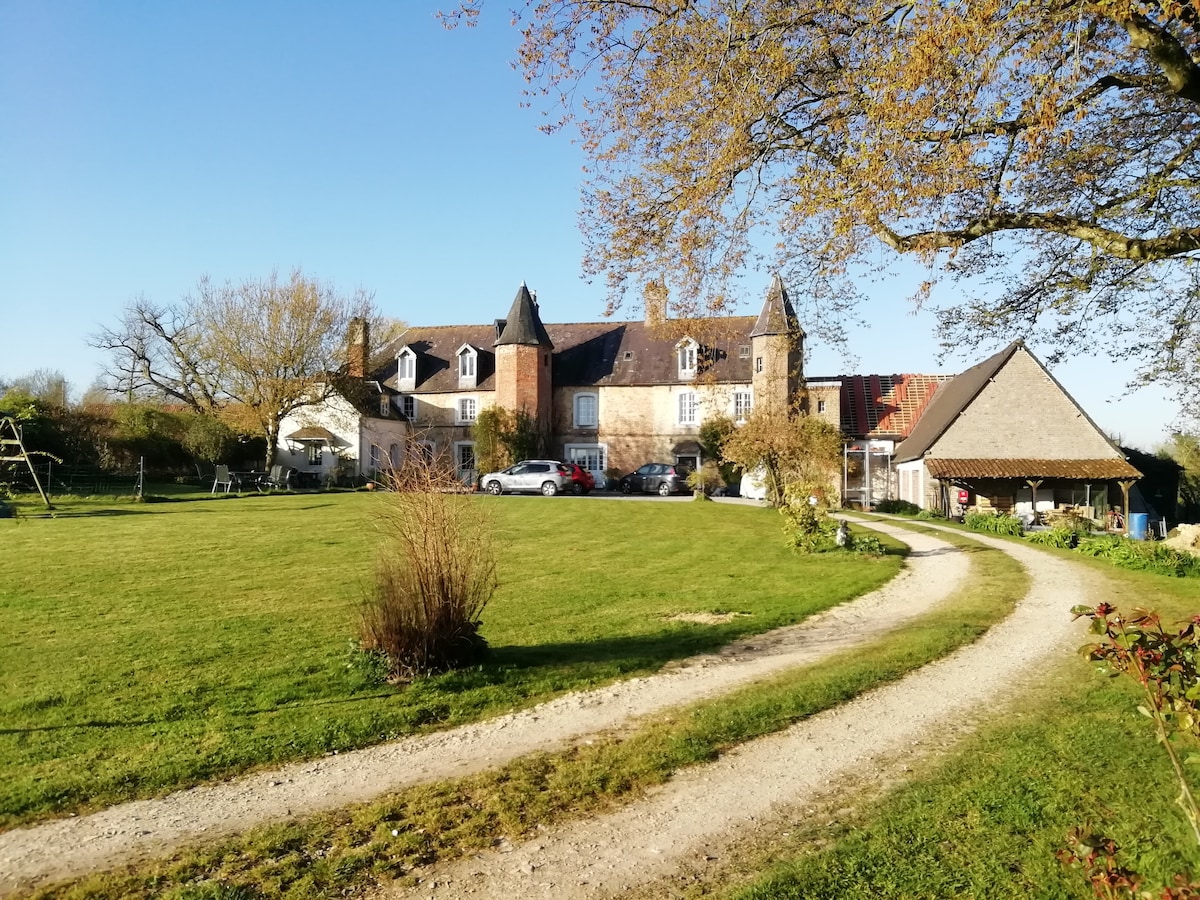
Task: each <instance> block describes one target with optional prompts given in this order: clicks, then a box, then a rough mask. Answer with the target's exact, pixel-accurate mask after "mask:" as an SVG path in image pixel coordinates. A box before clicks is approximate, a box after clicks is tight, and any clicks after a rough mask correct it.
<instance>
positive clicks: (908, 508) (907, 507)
mask: <svg viewBox="0 0 1200 900" xmlns="http://www.w3.org/2000/svg"><path fill="white" fill-rule="evenodd" d="M875 512H878V513H886V514H888V515H902V516H915V515H918V514H919V513H920V512H921V507H919V506H917V504H915V503H909V502H908V501H907V500H892V499H890V498H889V499H887V500H880V501H879V502H878V503H876V504H875Z"/></svg>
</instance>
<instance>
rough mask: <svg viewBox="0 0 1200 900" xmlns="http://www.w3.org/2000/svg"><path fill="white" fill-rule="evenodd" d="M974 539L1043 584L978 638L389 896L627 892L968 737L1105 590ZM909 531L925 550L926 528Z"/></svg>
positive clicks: (1056, 650)
mask: <svg viewBox="0 0 1200 900" xmlns="http://www.w3.org/2000/svg"><path fill="white" fill-rule="evenodd" d="M873 527H874V526H873ZM881 530H885V531H889V532H890V531H891V529H888V528H886V527H881ZM897 536H901V535H897ZM973 537H975V538H976V539H977V540H979V541H981V542H982V543H984V544H987V545H989V546H994V547H996V548H998V549H1000V550H1002V551H1004V552H1005V553H1008V554H1009V555H1011V556H1013V557H1015V558H1016V559H1017V560H1018V561H1020V562H1021V563H1022V564H1023V565H1024V566H1025V567H1026V568H1027V569H1028V570H1029V572H1030V573H1031V579H1032V586H1031V588H1030V590H1029V593H1028V594H1027V595H1026V596H1025V597H1024V598H1023V599H1022V601H1021V602H1020V603H1019V605H1018V607H1017V609H1016V610H1015V611H1014V613H1013V614H1012V615H1011V616H1009V617H1008V618H1007V619H1006V620H1005V621H1004V622H1002V623H1001V624H1000V625H998V626H996V627H994V628H992V629H991V630H990V631H989V632H988V633H987V634H986V635H985V636H984V637H982V638H981V639H980V640H978V641H977V642H975V643H974V644H972V645H970V646H968V647H964V648H962V649H961V650H959V651H957V652H955V653H953V654H951V655H950V656H948V657H945V658H944V659H941V660H938V661H937V662H934V663H931V664H930V665H927V666H925V667H923V668H922V669H920V670H918V671H917V672H914V673H912V674H911V675H909V676H907V677H905V678H904V679H902V680H901V681H899V682H896V683H894V684H891V685H888V686H885V687H881V688H879V689H876V690H873V691H871V692H869V693H867V694H865V695H863V696H861V697H859V698H858V699H856V700H854V701H852V702H850V703H847V704H845V705H843V706H840V707H838V708H837V709H833V710H830V711H828V712H826V713H822V714H820V715H817V716H814V717H812V718H810V719H807V720H805V721H803V722H800V723H798V724H797V725H795V726H793V727H792V728H790V729H788V730H787V731H784V732H781V733H778V734H774V735H770V736H767V737H765V738H762V739H759V740H756V741H753V742H750V743H748V744H744V745H742V746H739V747H738V748H736V749H734V750H733V751H732V752H730V753H728V754H726V755H724V756H723V757H722V758H721V759H720V760H718V761H717V762H715V763H712V764H708V765H704V766H696V767H694V768H691V769H687V770H684V771H682V772H681V773H679V774H677V775H676V776H675V777H674V778H673V779H672V780H671V782H670V783H668V784H667V785H664V786H662V787H661V788H659V789H658V790H656V791H655V792H653V793H652V794H651V795H650V796H649V797H648V798H646V799H645V800H643V801H642V802H639V803H635V804H630V805H628V806H626V807H623V808H622V809H620V810H618V811H616V812H614V813H612V814H609V815H605V816H601V817H597V818H594V819H590V820H587V821H583V822H579V823H576V824H573V825H570V826H567V827H565V828H563V829H560V830H551V831H549V832H546V833H543V834H541V835H539V836H538V837H537V839H536V840H532V841H529V842H527V843H525V844H523V845H521V846H518V847H510V846H502V847H501V848H499V849H497V850H495V851H488V852H485V853H481V854H476V855H474V856H472V857H471V858H468V859H464V860H460V861H457V862H455V863H452V864H449V865H446V866H444V867H435V868H433V869H431V870H429V871H428V872H424V873H422V875H423V878H422V880H421V882H420V883H418V884H416V885H415V886H411V885H395V886H393V887H391V888H389V889H387V890H384V891H382V892H380V897H386V898H389V900H390V898H398V897H409V896H415V895H418V894H419V895H421V896H425V897H430V896H432V897H471V898H477V900H488V898H497V900H499V898H511V897H523V898H524V897H554V898H559V900H570V898H582V897H587V898H599V897H606V896H609V895H615V894H618V893H625V892H629V891H632V890H634V889H635V888H636V887H637V886H638V885H644V884H646V883H648V882H651V881H653V880H655V879H661V878H663V877H666V876H669V875H672V874H675V873H677V872H679V871H680V870H681V869H684V868H686V867H688V866H691V867H693V868H694V867H695V865H696V862H695V861H696V860H697V859H699V860H704V859H712V858H715V856H717V855H720V853H721V852H722V848H724V847H728V846H730V845H731V844H732V843H734V842H735V841H736V838H737V835H738V834H739V833H745V832H746V830H747V829H750V828H753V827H755V826H756V825H757V824H759V823H762V822H763V821H769V820H771V819H772V818H774V817H776V816H777V815H778V814H780V813H781V812H782V811H783V810H785V809H787V808H792V809H794V808H795V807H797V806H798V805H800V804H807V803H817V802H819V799H820V798H821V796H822V795H823V794H826V793H827V792H828V789H829V787H830V785H832V784H836V783H837V782H838V781H839V780H840V779H843V778H846V777H848V776H855V775H858V776H865V777H867V778H868V779H869V777H870V775H871V773H872V772H873V771H876V770H883V769H885V768H887V767H888V766H889V765H891V764H894V763H895V761H896V760H897V759H903V758H905V757H906V756H908V757H912V756H914V755H916V754H917V753H920V752H921V749H920V748H921V745H922V743H923V742H924V741H925V740H926V739H928V738H930V737H931V736H933V735H937V736H938V737H944V736H946V735H947V734H951V733H956V732H957V733H963V732H965V731H966V730H968V729H969V728H970V727H971V723H972V719H973V715H974V713H975V711H977V710H979V709H982V708H984V707H986V706H988V705H990V704H993V703H996V702H997V701H999V700H1002V699H1003V698H1004V697H1005V696H1006V695H1008V696H1011V695H1012V694H1013V693H1015V692H1016V691H1018V690H1019V689H1020V688H1021V687H1022V686H1027V685H1028V684H1030V683H1031V680H1032V679H1033V678H1035V677H1037V673H1038V670H1039V669H1040V668H1041V665H1042V664H1043V663H1045V662H1046V661H1047V660H1048V659H1050V658H1052V657H1054V656H1056V655H1061V654H1065V653H1066V652H1068V651H1070V650H1073V649H1074V648H1075V647H1077V646H1079V645H1080V644H1081V643H1083V641H1084V640H1085V636H1084V635H1085V629H1084V628H1083V627H1082V624H1081V623H1074V622H1072V618H1071V615H1070V609H1071V607H1072V606H1074V605H1076V604H1079V603H1086V602H1089V600H1092V599H1093V598H1092V597H1091V596H1090V594H1091V592H1092V591H1093V590H1096V589H1098V588H1099V582H1098V580H1096V579H1095V578H1094V576H1093V575H1092V574H1091V573H1090V572H1089V571H1088V570H1086V569H1084V568H1083V567H1082V566H1078V565H1076V564H1074V563H1071V562H1068V561H1065V560H1061V559H1058V558H1057V557H1053V556H1051V555H1049V554H1045V553H1041V552H1039V551H1037V550H1035V549H1033V548H1031V547H1025V546H1021V545H1019V544H1015V543H1012V542H1008V541H1001V540H997V539H994V538H988V537H984V536H975V535H973ZM903 539H904V540H912V541H913V543H914V546H916V543H917V536H916V535H913V536H912V537H911V538H909V537H903ZM626 895H627V894H626Z"/></svg>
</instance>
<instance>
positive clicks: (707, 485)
mask: <svg viewBox="0 0 1200 900" xmlns="http://www.w3.org/2000/svg"><path fill="white" fill-rule="evenodd" d="M687 485H688V487H690V488H691V489H692V490H693V491H703V493H704V496H705V497H709V496H712V494H713V492H714V491H716V490H717V489H718V488H722V487H724V486H725V480H724V479H723V478H721V470H720V469H719V468H717V464H716V463H715V462H706V463H705V464H704V465H702V466H701V467H700V468H698V469H694V470H693V471H691V472H688V477H687Z"/></svg>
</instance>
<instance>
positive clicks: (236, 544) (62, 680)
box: [0, 494, 900, 827]
mask: <svg viewBox="0 0 1200 900" xmlns="http://www.w3.org/2000/svg"><path fill="white" fill-rule="evenodd" d="M386 499H387V498H386V496H379V495H371V494H311V495H275V496H248V497H243V498H237V499H222V500H212V501H208V500H201V501H198V502H169V503H140V504H133V503H116V502H112V501H108V502H105V501H100V500H98V501H74V502H72V501H64V500H62V499H56V500H55V504H56V506H57V507H58V510H57V512H58V516H57V517H55V518H40V517H33V516H32V515H30V516H27V517H25V518H21V519H17V520H0V577H2V578H3V580H2V581H0V660H2V661H3V662H2V668H0V723H2V725H0V767H2V769H3V771H4V772H5V775H6V777H5V779H4V780H3V781H2V782H0V825H2V826H3V827H11V826H13V825H15V824H18V823H20V822H24V821H28V820H31V819H36V818H40V817H45V816H50V815H60V814H64V813H66V812H70V811H80V810H84V809H89V808H93V807H96V806H102V805H107V804H111V803H113V802H116V801H119V800H123V799H129V798H132V797H139V796H147V795H153V794H156V793H161V792H163V791H165V790H168V789H172V788H177V787H181V786H184V785H188V784H192V783H195V782H197V781H201V780H204V779H210V778H216V777H221V776H225V775H229V774H231V773H234V772H237V771H242V770H245V769H247V768H251V767H253V766H256V765H263V764H269V763H277V762H281V761H284V760H290V759H296V758H301V757H309V756H316V755H320V754H322V753H327V752H332V751H334V750H344V749H349V748H353V747H358V746H363V745H366V744H370V743H374V742H378V741H381V740H386V739H389V738H393V737H396V736H398V735H401V734H405V733H410V732H413V731H416V730H421V729H427V728H434V727H445V726H449V725H454V724H458V723H461V722H465V721H469V720H472V719H476V718H479V717H481V716H484V715H488V714H493V713H496V712H500V711H506V710H508V709H512V708H515V707H519V706H522V705H527V704H529V703H531V702H534V701H535V700H539V699H542V698H545V697H548V696H550V695H552V694H554V693H556V692H561V691H565V690H569V689H576V688H580V687H584V686H587V685H589V684H596V683H600V682H603V681H606V680H610V679H613V678H616V677H619V676H622V675H625V674H629V673H636V672H645V671H649V670H653V669H655V668H657V667H659V666H661V665H663V664H664V663H665V662H667V661H669V660H671V659H675V658H680V657H684V656H688V655H691V654H694V653H697V652H700V651H703V650H707V649H712V648H714V647H717V646H719V645H721V644H724V643H726V642H728V641H729V640H731V639H733V638H734V637H737V636H738V635H741V634H746V633H754V632H759V631H764V630H767V629H769V628H772V627H775V626H777V625H781V624H785V623H789V622H794V621H797V620H799V619H802V618H804V617H805V616H807V615H810V614H811V613H813V612H815V611H818V610H821V609H824V608H827V607H829V606H832V605H834V604H836V603H840V602H842V601H843V600H845V599H847V598H848V597H851V596H855V595H857V594H860V593H862V592H864V591H866V590H869V589H871V588H873V587H875V586H877V585H878V584H881V583H882V582H884V581H886V580H887V579H888V578H890V577H891V576H892V575H893V574H894V573H895V572H896V570H897V567H898V566H899V564H900V561H899V557H898V556H890V557H888V558H886V559H883V560H869V559H864V558H858V557H848V556H843V555H833V554H831V555H826V556H815V557H803V556H798V555H795V554H792V553H790V552H789V551H787V550H786V549H785V548H784V546H783V542H782V536H781V533H780V520H779V517H778V515H777V514H776V513H775V512H774V511H772V510H768V509H761V508H756V507H748V506H733V505H724V504H713V503H670V504H663V503H655V502H643V503H637V502H609V501H603V500H599V499H588V500H577V499H574V498H559V499H557V500H546V499H545V498H541V497H505V498H499V499H496V498H490V497H479V498H473V499H472V502H476V503H480V504H481V506H483V507H485V508H486V509H487V510H490V511H491V512H493V513H494V514H495V517H496V519H495V530H494V533H495V537H496V544H497V550H498V553H499V557H500V561H501V566H500V578H501V585H500V589H499V591H498V592H497V595H496V597H495V599H494V600H493V602H492V604H491V605H490V606H489V607H488V608H487V610H486V611H485V614H484V629H483V632H484V635H485V637H486V638H487V639H488V640H489V642H490V643H491V646H492V648H493V650H494V653H493V655H492V659H491V661H490V662H489V663H488V664H487V665H485V666H483V667H481V668H478V669H473V670H471V671H467V672H461V673H456V674H451V675H447V676H444V677H441V678H437V679H431V680H429V681H426V682H420V683H418V684H415V685H413V686H410V687H407V688H393V687H388V686H386V685H380V684H378V683H376V682H374V681H373V680H371V678H370V677H369V675H368V673H366V672H364V671H362V670H361V669H360V668H359V667H358V666H357V665H355V664H354V662H353V661H354V659H355V657H354V655H353V654H352V653H351V647H352V635H353V632H354V620H355V614H356V609H357V604H358V602H359V600H360V599H361V597H362V596H363V594H364V593H365V591H366V590H367V589H368V586H369V582H370V573H371V571H372V560H373V554H374V552H375V548H376V547H377V545H378V542H379V541H380V540H381V534H380V533H379V530H378V528H377V527H376V526H377V522H378V511H379V504H381V503H385V502H386ZM26 509H27V510H28V511H29V512H30V513H32V512H34V511H35V508H34V507H27V508H26ZM716 611H734V612H740V613H746V615H744V616H738V617H735V618H733V619H731V620H730V621H729V622H727V623H724V624H720V625H698V624H691V623H686V622H679V621H671V620H670V619H669V617H670V616H673V615H675V614H676V613H681V612H716Z"/></svg>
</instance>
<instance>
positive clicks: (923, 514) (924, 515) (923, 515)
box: [917, 509, 946, 519]
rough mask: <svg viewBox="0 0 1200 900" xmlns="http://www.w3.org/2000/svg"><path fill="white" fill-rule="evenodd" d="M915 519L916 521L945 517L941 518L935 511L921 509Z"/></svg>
mask: <svg viewBox="0 0 1200 900" xmlns="http://www.w3.org/2000/svg"><path fill="white" fill-rule="evenodd" d="M917 518H918V519H945V518H946V517H945V516H943V515H942V514H941V513H940V512H938V511H937V510H936V509H923V510H921V511H920V512H919V513H917Z"/></svg>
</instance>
